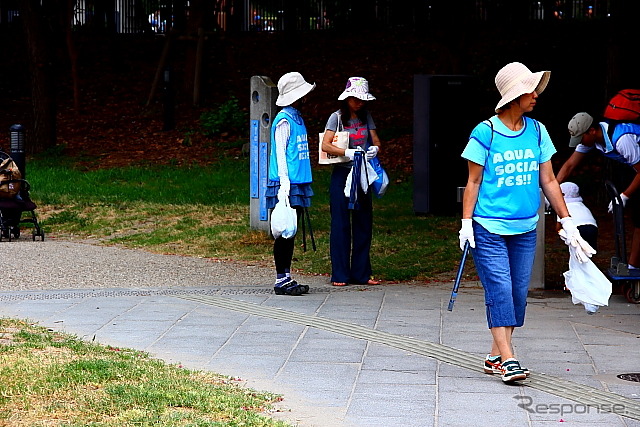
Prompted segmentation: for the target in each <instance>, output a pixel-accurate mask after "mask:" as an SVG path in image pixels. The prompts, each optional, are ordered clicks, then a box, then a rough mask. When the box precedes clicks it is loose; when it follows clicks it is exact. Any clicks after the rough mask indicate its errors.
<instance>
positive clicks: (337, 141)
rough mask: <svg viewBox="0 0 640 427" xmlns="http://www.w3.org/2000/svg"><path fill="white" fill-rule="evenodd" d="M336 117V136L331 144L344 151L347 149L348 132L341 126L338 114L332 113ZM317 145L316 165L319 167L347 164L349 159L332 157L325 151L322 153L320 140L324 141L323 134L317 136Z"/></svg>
mask: <svg viewBox="0 0 640 427" xmlns="http://www.w3.org/2000/svg"><path fill="white" fill-rule="evenodd" d="M333 114H336V115H337V116H338V127H337V129H336V134H335V135H334V136H333V141H332V142H331V143H332V144H333V145H335V146H336V147H338V148H342V149H343V150H346V149H347V148H349V132H346V131H345V130H344V127H343V126H342V119H341V118H340V114H339V113H333ZM319 138H320V141H319V144H318V163H319V164H321V165H330V164H333V163H347V162H349V161H350V160H351V159H350V158H348V157H347V156H334V155H333V154H328V153H327V152H325V151H322V140H323V139H324V132H321V133H320V134H319Z"/></svg>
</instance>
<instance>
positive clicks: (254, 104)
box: [249, 76, 278, 233]
mask: <svg viewBox="0 0 640 427" xmlns="http://www.w3.org/2000/svg"><path fill="white" fill-rule="evenodd" d="M277 98H278V87H277V86H276V85H275V84H274V83H273V82H272V81H271V79H270V78H269V77H266V76H253V77H251V102H250V106H251V107H250V112H249V117H250V132H249V133H250V136H249V161H250V168H249V194H250V209H249V210H250V214H249V215H250V221H249V224H250V227H251V229H253V230H263V231H265V232H267V233H269V232H270V226H269V219H270V215H269V211H268V209H267V208H266V200H265V192H266V191H267V181H268V179H269V151H270V147H271V120H273V118H274V117H275V115H276V114H277V107H276V99H277Z"/></svg>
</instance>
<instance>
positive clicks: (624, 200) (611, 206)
mask: <svg viewBox="0 0 640 427" xmlns="http://www.w3.org/2000/svg"><path fill="white" fill-rule="evenodd" d="M620 200H622V207H623V208H624V207H625V206H627V200H629V198H628V197H627V195H626V194H624V193H620ZM616 203H618V200H616ZM607 212H609V213H613V200H612V201H610V202H609V209H607Z"/></svg>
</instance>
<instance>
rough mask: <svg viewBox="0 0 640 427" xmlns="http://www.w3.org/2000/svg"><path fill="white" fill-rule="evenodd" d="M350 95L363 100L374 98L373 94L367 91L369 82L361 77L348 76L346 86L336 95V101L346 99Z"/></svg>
mask: <svg viewBox="0 0 640 427" xmlns="http://www.w3.org/2000/svg"><path fill="white" fill-rule="evenodd" d="M350 96H353V97H354V98H358V99H361V100H363V101H373V100H375V99H376V97H375V96H373V95H371V94H370V93H369V82H368V81H367V79H365V78H362V77H349V80H348V81H347V87H346V88H345V89H344V92H342V93H341V94H340V96H339V97H338V101H342V100H344V99H347V98H348V97H350Z"/></svg>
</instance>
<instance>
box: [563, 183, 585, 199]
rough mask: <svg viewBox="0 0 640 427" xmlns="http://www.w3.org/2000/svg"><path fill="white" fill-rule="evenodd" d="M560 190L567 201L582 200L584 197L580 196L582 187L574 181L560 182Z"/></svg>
mask: <svg viewBox="0 0 640 427" xmlns="http://www.w3.org/2000/svg"><path fill="white" fill-rule="evenodd" d="M560 190H561V191H562V195H563V196H564V201H565V202H566V203H571V202H581V201H582V197H580V187H578V186H577V185H576V184H574V183H573V182H563V183H562V184H560Z"/></svg>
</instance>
